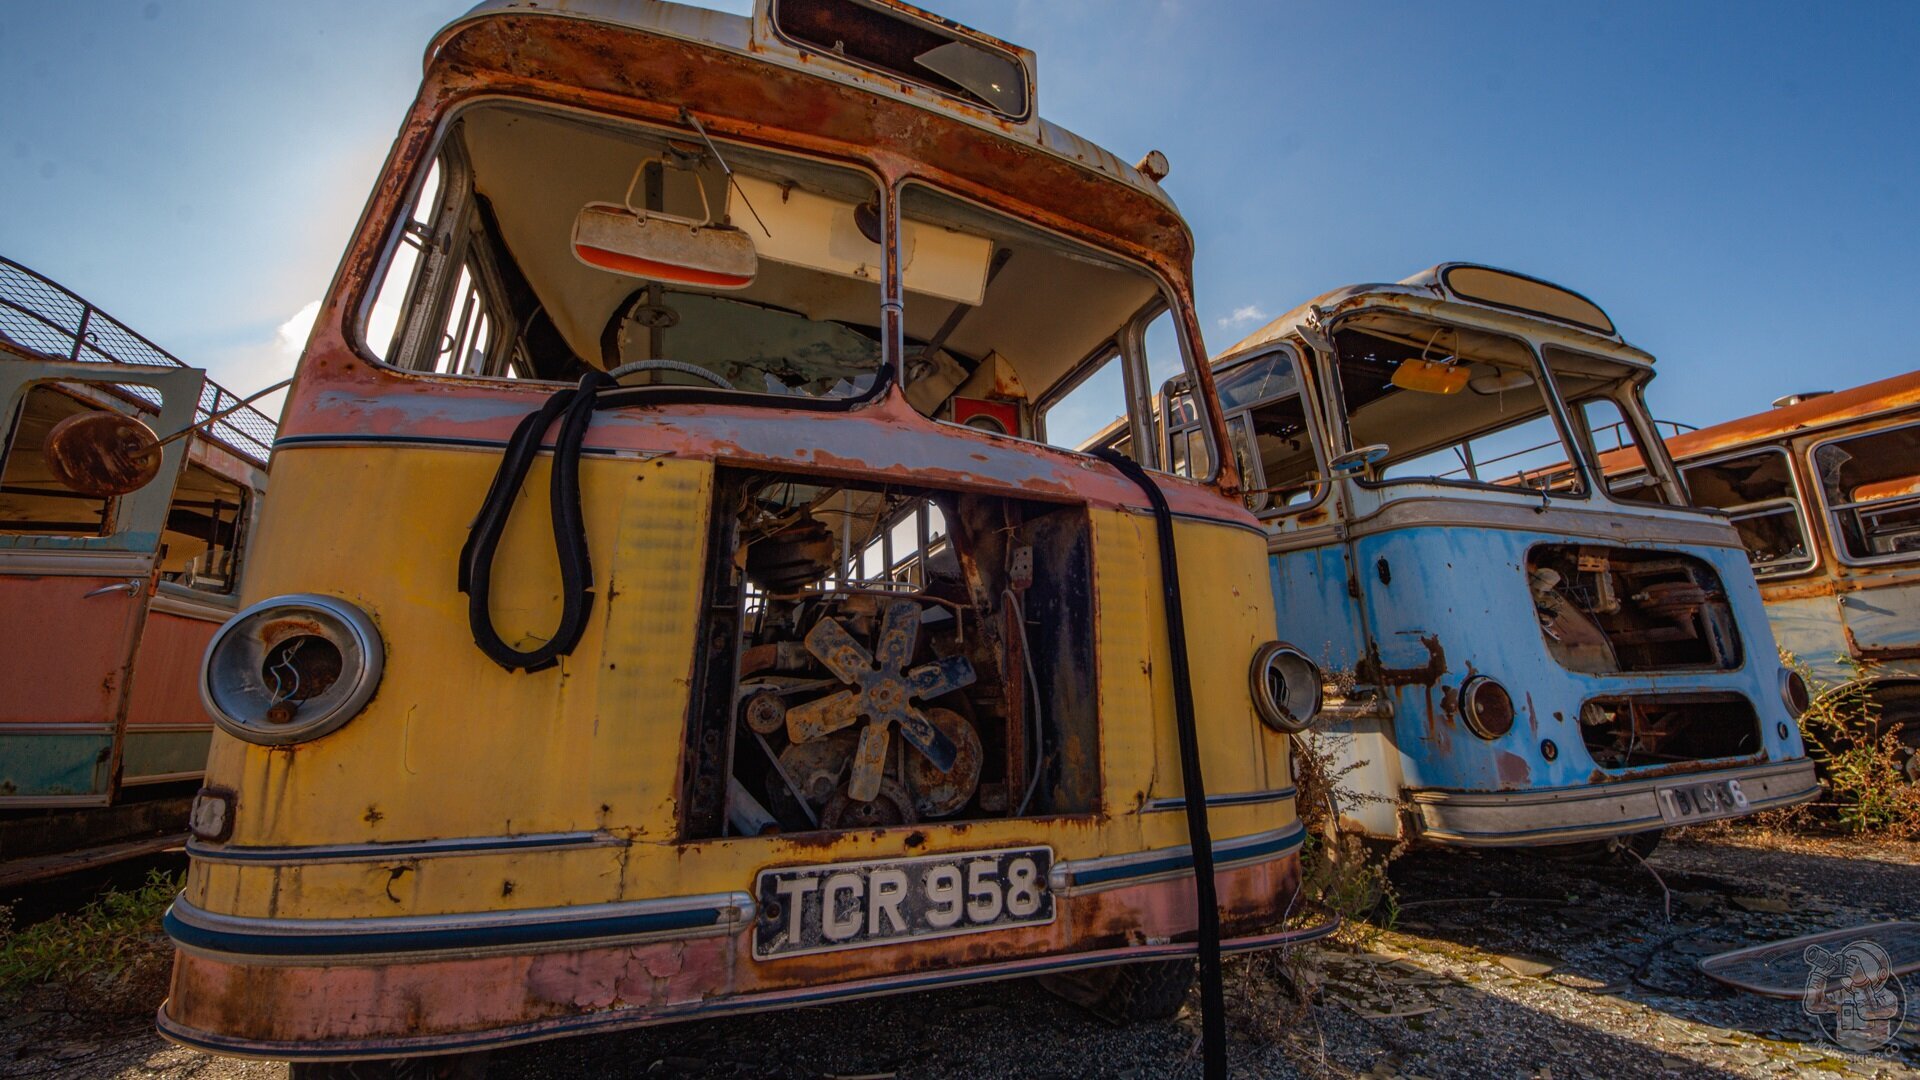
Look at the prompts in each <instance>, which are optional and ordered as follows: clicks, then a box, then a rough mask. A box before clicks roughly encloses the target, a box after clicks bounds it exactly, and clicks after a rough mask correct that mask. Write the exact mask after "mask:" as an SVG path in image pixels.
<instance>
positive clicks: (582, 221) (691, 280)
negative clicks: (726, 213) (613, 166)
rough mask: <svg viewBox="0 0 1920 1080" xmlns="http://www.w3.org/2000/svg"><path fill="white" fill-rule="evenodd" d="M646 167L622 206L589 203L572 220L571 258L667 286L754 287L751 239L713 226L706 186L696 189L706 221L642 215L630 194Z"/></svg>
mask: <svg viewBox="0 0 1920 1080" xmlns="http://www.w3.org/2000/svg"><path fill="white" fill-rule="evenodd" d="M648 164H649V162H641V164H640V167H639V168H638V169H635V170H634V173H633V180H632V181H631V182H630V183H628V185H627V199H626V202H625V203H624V204H620V203H607V202H592V203H588V204H587V205H585V206H583V207H581V208H580V213H579V214H578V215H577V216H576V217H575V218H574V219H573V255H574V258H577V259H579V260H580V261H581V262H583V263H585V264H587V265H588V266H591V267H593V268H595V269H596V270H606V271H608V272H610V273H615V274H624V275H626V276H628V277H637V278H645V279H646V280H648V281H658V282H663V283H665V284H669V285H691V286H697V287H699V288H705V289H744V288H746V287H747V286H749V285H751V284H753V278H754V274H755V273H757V272H758V270H759V268H760V257H759V255H758V253H756V252H755V250H754V247H753V238H752V237H750V236H748V235H747V234H746V233H745V232H744V231H742V230H740V229H736V228H734V227H733V226H731V225H722V224H719V223H717V222H715V221H714V220H713V206H712V204H711V203H708V202H707V186H706V184H704V183H700V184H697V185H696V186H697V187H698V188H699V189H700V202H701V204H702V205H703V206H704V207H705V209H706V217H705V220H702V221H695V220H693V219H692V218H686V217H680V216H678V215H676V214H666V213H662V212H660V211H658V210H642V209H638V208H636V207H635V206H634V205H633V189H634V187H635V186H636V185H638V184H639V182H640V175H641V173H642V172H644V171H645V170H646V167H647V165H648Z"/></svg>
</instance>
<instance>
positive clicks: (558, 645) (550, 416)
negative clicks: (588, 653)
mask: <svg viewBox="0 0 1920 1080" xmlns="http://www.w3.org/2000/svg"><path fill="white" fill-rule="evenodd" d="M612 385H613V380H612V379H611V378H609V377H608V376H607V374H606V372H604V371H590V372H588V373H587V374H585V375H583V376H581V378H580V385H579V386H578V387H576V388H571V389H567V390H560V391H557V392H555V393H554V395H553V396H552V397H550V398H548V399H547V401H546V404H544V405H542V406H540V408H539V409H538V410H537V411H535V412H533V413H530V414H528V415H527V416H526V417H525V418H523V419H522V420H521V421H520V425H519V426H518V427H516V428H514V429H513V437H512V438H510V439H508V440H507V448H506V451H505V452H504V453H503V454H502V455H501V457H500V468H499V469H498V470H496V471H495V472H494V474H493V484H492V485H491V486H489V487H488V488H487V497H486V498H485V499H484V500H482V501H481V503H480V512H479V513H478V514H476V515H475V516H474V519H473V524H472V525H471V526H469V527H468V529H467V542H466V545H465V546H464V547H462V548H461V549H460V591H461V592H463V593H465V594H467V623H468V625H469V626H470V627H472V629H473V643H474V644H475V645H477V646H479V647H480V651H481V652H483V653H486V654H487V656H488V657H489V658H490V659H492V660H493V662H494V663H496V664H499V665H500V666H501V667H503V668H506V669H507V670H508V671H516V670H525V671H529V672H533V671H539V670H541V669H542V668H548V667H552V666H553V665H554V664H556V663H558V662H559V660H560V658H561V657H562V656H565V655H567V654H568V653H571V652H572V651H573V647H574V646H575V645H578V644H579V643H580V638H581V635H583V634H585V633H586V630H587V616H588V615H589V614H590V613H591V612H592V610H593V563H592V561H591V560H590V559H589V558H588V556H587V531H586V523H585V521H584V519H583V518H582V517H581V514H580V445H581V443H582V441H583V440H585V439H586V436H587V425H588V424H590V423H592V421H593V409H594V399H595V397H596V396H597V395H598V394H599V393H600V391H601V390H604V389H606V388H607V387H610V386H612ZM555 417H562V419H561V421H560V434H559V436H558V437H557V438H555V440H554V445H553V476H552V479H551V480H550V482H549V484H548V497H549V499H550V502H551V506H552V517H553V546H554V553H555V555H557V556H558V558H559V561H560V625H559V627H558V628H556V629H555V630H554V632H553V636H552V637H551V638H549V639H547V642H546V643H545V644H543V645H541V646H540V647H539V648H537V649H529V650H526V651H524V652H523V651H521V650H519V649H516V648H514V647H513V646H511V645H508V644H507V643H506V642H505V641H503V640H502V639H501V637H500V633H499V631H497V630H495V629H494V626H493V612H492V610H491V609H490V608H489V607H488V600H489V597H490V596H491V594H492V591H493V557H494V553H495V551H497V550H498V548H499V547H500V536H501V534H502V533H503V532H505V531H506V527H507V519H508V518H509V517H511V516H512V514H513V504H514V501H515V500H516V499H517V498H518V497H519V494H520V487H521V485H522V484H523V483H525V481H526V479H527V470H528V469H531V468H532V467H533V459H534V458H535V457H536V456H538V455H539V453H540V444H541V441H542V440H543V439H545V437H546V433H547V428H548V427H550V426H551V425H552V424H553V421H554V418H555Z"/></svg>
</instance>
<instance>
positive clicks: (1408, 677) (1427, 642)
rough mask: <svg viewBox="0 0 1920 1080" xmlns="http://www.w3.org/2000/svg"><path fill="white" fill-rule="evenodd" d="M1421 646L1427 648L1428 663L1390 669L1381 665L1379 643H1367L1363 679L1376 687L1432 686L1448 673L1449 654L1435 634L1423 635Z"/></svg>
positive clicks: (1363, 663) (1363, 662) (1363, 661)
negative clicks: (1442, 647)
mask: <svg viewBox="0 0 1920 1080" xmlns="http://www.w3.org/2000/svg"><path fill="white" fill-rule="evenodd" d="M1420 644H1421V645H1423V646H1425V647H1426V650H1427V662H1426V663H1424V664H1422V665H1420V666H1419V667H1410V668H1390V667H1382V666H1381V663H1380V646H1379V644H1378V643H1377V642H1371V641H1370V642H1368V643H1367V655H1366V658H1365V659H1364V660H1362V661H1361V667H1362V668H1363V669H1364V670H1363V671H1362V672H1361V675H1362V677H1363V678H1364V679H1365V680H1366V681H1368V682H1371V683H1373V684H1374V685H1376V686H1432V685H1434V684H1435V683H1438V682H1439V681H1440V677H1441V676H1442V675H1445V674H1446V673H1447V654H1446V652H1445V651H1444V650H1442V649H1441V647H1440V638H1439V637H1438V636H1437V635H1434V634H1421V635H1420Z"/></svg>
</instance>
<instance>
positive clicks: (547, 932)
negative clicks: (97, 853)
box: [162, 903, 728, 957]
mask: <svg viewBox="0 0 1920 1080" xmlns="http://www.w3.org/2000/svg"><path fill="white" fill-rule="evenodd" d="M178 907H179V904H178V903H176V904H175V905H174V907H169V908H168V909H167V914H166V918H165V919H163V920H162V925H163V926H164V927H165V929H166V932H167V936H168V937H171V938H172V939H173V940H174V941H175V942H176V943H178V944H180V945H183V946H186V947H189V948H195V949H203V950H206V951H208V952H218V953H234V954H239V955H246V956H316V957H318V956H327V957H341V956H364V955H373V954H381V953H412V952H441V951H452V950H472V949H490V948H498V947H503V946H532V945H554V944H571V943H578V942H587V941H594V940H598V939H604V938H618V937H632V936H635V935H639V934H657V933H662V932H670V931H675V930H699V929H704V928H708V927H714V926H719V925H721V920H722V919H723V918H725V917H726V916H727V914H728V912H727V911H726V910H725V909H722V908H717V907H690V908H682V909H679V910H669V911H646V912H636V913H633V914H628V915H609V916H603V917H599V918H590V919H548V920H541V921H529V922H501V923H495V924H493V925H485V926H462V927H447V928H445V929H439V930H378V929H369V930H366V931H363V932H360V933H320V932H314V933H305V934H302V933H248V932H246V931H239V930H218V929H213V928H210V927H205V926H196V925H194V924H192V923H190V922H188V921H186V920H183V919H182V918H181V917H180V915H179V913H178V910H177V909H178ZM355 921H362V922H365V923H367V924H368V925H369V926H377V925H378V924H379V923H380V922H381V920H379V919H365V920H355Z"/></svg>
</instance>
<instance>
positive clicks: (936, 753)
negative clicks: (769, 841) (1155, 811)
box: [681, 469, 1099, 840]
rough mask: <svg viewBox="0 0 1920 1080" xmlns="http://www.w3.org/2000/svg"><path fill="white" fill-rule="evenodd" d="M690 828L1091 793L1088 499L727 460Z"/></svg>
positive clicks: (874, 821)
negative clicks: (954, 488) (790, 470)
mask: <svg viewBox="0 0 1920 1080" xmlns="http://www.w3.org/2000/svg"><path fill="white" fill-rule="evenodd" d="M714 497H715V506H714V514H713V523H714V524H713V534H712V536H711V537H710V549H709V550H710V551H711V552H712V556H711V557H710V559H709V561H708V569H707V582H706V595H705V601H704V607H705V610H704V613H703V616H702V620H703V626H702V633H701V635H700V637H699V638H698V640H699V641H700V642H701V643H702V646H703V648H702V649H701V654H700V656H699V657H698V658H697V660H696V665H695V687H694V701H693V711H692V714H691V718H690V722H689V724H688V737H689V743H688V747H687V753H686V754H685V757H684V762H685V775H684V776H683V779H682V784H683V798H682V800H681V805H682V807H683V822H682V826H683V835H684V836H685V838H686V839H689V840H700V839H711V838H716V837H725V836H751V835H760V834H763V833H769V832H781V833H804V832H814V831H828V830H836V829H866V828H885V827H890V826H896V825H911V824H915V823H918V822H928V821H969V820H980V819H987V818H1006V817H1037V816H1047V815H1057V814H1078V813H1091V812H1093V811H1095V810H1097V809H1098V799H1099V777H1098V761H1099V754H1098V743H1097V737H1098V724H1097V719H1096V712H1095V704H1094V703H1095V697H1096V695H1095V685H1094V661H1093V597H1092V595H1091V594H1090V592H1089V591H1088V586H1087V583H1088V582H1090V581H1092V580H1093V577H1092V572H1091V571H1092V567H1091V560H1092V548H1091V543H1090V522H1089V520H1088V517H1087V513H1086V510H1085V508H1084V507H1080V506H1074V505H1062V504H1058V503H1047V502H1039V501H1030V500H1021V499H1007V498H999V497H987V496H980V495H972V494H966V493H960V492H950V491H940V490H933V489H927V488H922V487H916V486H912V485H892V484H871V483H845V484H841V483H833V482H826V483H823V482H821V481H820V480H819V479H818V478H815V477H797V476H792V475H786V474H780V473H771V472H751V471H746V470H731V469H722V470H721V471H720V474H719V476H718V478H717V480H716V482H715V496H714Z"/></svg>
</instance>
